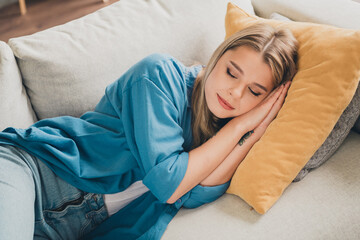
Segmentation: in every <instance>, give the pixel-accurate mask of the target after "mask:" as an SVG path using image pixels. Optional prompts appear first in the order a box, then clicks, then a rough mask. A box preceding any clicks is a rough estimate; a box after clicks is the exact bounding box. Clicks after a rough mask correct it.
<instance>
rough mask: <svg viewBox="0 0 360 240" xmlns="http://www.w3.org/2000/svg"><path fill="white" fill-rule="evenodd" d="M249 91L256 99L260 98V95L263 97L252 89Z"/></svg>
mask: <svg viewBox="0 0 360 240" xmlns="http://www.w3.org/2000/svg"><path fill="white" fill-rule="evenodd" d="M249 90H250V92H251V93H252V94H253V95H254V96H255V97H258V96H259V95H261V93H256V92H254V91H253V90H251V88H249Z"/></svg>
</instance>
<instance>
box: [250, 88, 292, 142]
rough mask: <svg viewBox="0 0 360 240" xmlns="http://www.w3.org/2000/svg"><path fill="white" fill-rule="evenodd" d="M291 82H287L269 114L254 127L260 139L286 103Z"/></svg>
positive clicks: (255, 133)
mask: <svg viewBox="0 0 360 240" xmlns="http://www.w3.org/2000/svg"><path fill="white" fill-rule="evenodd" d="M290 84H291V82H290V81H289V82H287V83H286V84H285V87H283V89H282V90H281V93H280V95H279V97H278V99H277V100H276V101H275V103H274V105H273V106H272V108H271V110H270V112H269V113H268V115H267V116H266V117H265V118H264V119H263V121H262V122H261V123H260V124H259V125H258V126H257V127H256V128H255V129H254V135H256V136H257V138H259V139H260V137H261V136H262V135H263V134H264V133H265V130H266V129H267V127H268V126H269V125H270V123H271V122H272V121H273V120H274V118H275V117H276V116H277V114H278V112H279V111H280V109H281V107H282V105H283V104H284V100H285V97H286V94H287V91H288V89H289V87H290Z"/></svg>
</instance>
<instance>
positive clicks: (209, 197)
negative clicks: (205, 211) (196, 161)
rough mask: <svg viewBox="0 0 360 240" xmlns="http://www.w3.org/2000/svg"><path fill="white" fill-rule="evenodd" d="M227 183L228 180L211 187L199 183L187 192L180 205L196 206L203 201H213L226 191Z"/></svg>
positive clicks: (186, 206) (203, 202) (228, 183)
mask: <svg viewBox="0 0 360 240" xmlns="http://www.w3.org/2000/svg"><path fill="white" fill-rule="evenodd" d="M229 185H230V181H228V182H226V183H224V184H221V185H217V186H211V187H207V186H201V185H200V184H199V185H197V186H196V187H194V188H193V189H192V190H191V191H190V192H189V193H188V196H185V197H184V203H183V204H182V206H183V207H185V208H197V207H200V206H201V205H203V204H205V203H210V202H213V201H215V200H216V199H218V198H219V197H221V196H222V195H223V194H224V193H225V192H226V190H227V189H228V187H229Z"/></svg>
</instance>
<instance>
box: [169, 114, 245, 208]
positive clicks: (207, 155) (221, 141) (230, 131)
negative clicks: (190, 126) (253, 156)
mask: <svg viewBox="0 0 360 240" xmlns="http://www.w3.org/2000/svg"><path fill="white" fill-rule="evenodd" d="M242 125H243V124H241V119H239V118H234V119H232V120H230V121H229V122H228V123H227V124H226V125H225V126H224V127H222V128H221V129H220V130H219V131H218V132H217V134H216V135H215V136H213V137H212V138H210V139H209V140H208V141H207V142H205V143H204V144H202V145H201V146H199V147H197V148H195V149H193V150H191V151H190V152H189V161H188V167H187V170H186V173H185V176H184V178H183V180H182V181H181V183H180V185H179V186H178V188H177V189H176V190H175V192H174V193H173V195H172V196H171V197H170V198H169V200H168V201H167V203H170V204H172V203H174V202H176V200H177V199H179V198H180V197H181V196H183V195H184V194H185V193H187V192H188V191H190V190H191V189H192V188H193V187H195V186H196V185H197V184H199V183H200V182H201V181H202V180H204V179H205V178H206V177H207V176H208V175H209V174H210V173H211V172H212V171H214V170H215V168H217V167H218V166H219V164H220V163H221V162H222V161H223V160H224V159H225V158H226V156H227V155H228V154H229V153H230V152H231V151H232V150H233V149H234V147H235V145H236V144H237V143H238V141H239V139H240V138H241V137H242V136H243V135H244V134H245V133H246V132H247V130H246V129H245V128H244V127H240V126H242Z"/></svg>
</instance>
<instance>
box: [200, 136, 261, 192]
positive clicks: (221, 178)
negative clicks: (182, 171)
mask: <svg viewBox="0 0 360 240" xmlns="http://www.w3.org/2000/svg"><path fill="white" fill-rule="evenodd" d="M259 135H260V134H259V133H258V132H256V133H255V132H254V133H253V134H252V135H251V136H250V137H249V138H248V139H246V140H245V142H244V143H243V144H242V145H241V146H240V145H239V144H237V145H236V146H235V148H234V149H233V150H232V152H231V153H230V154H229V155H228V156H227V157H226V158H225V160H224V161H223V162H222V163H221V164H220V165H219V166H218V167H217V168H216V169H215V170H214V171H213V172H212V173H211V174H210V175H209V176H208V177H207V178H205V179H204V180H203V181H201V183H200V185H202V186H209V187H210V186H217V185H220V184H224V183H226V182H228V181H229V180H230V179H231V178H232V176H233V175H234V173H235V171H236V169H237V167H238V166H239V164H240V163H241V162H242V160H244V158H245V157H246V155H247V154H248V152H249V151H250V149H251V148H252V146H253V145H254V144H255V143H256V142H257V141H258V139H259V138H260V137H261V136H259Z"/></svg>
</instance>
